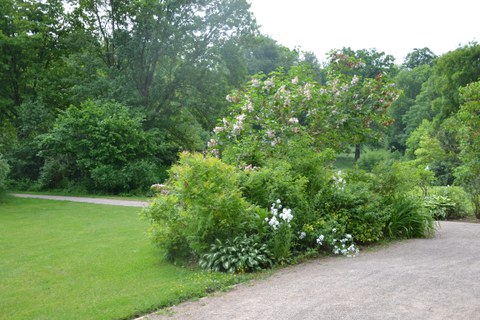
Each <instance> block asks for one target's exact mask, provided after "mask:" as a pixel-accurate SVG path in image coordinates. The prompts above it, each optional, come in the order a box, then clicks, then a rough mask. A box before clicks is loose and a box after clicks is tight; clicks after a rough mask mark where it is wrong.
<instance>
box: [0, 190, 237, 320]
mask: <svg viewBox="0 0 480 320" xmlns="http://www.w3.org/2000/svg"><path fill="white" fill-rule="evenodd" d="M138 212H139V209H138V208H129V207H114V206H105V205H92V204H83V203H70V202H63V201H49V200H39V199H7V201H6V202H5V203H1V204H0V246H1V248H2V250H1V251H0V310H2V312H1V314H0V319H9V320H12V319H122V318H130V317H132V316H134V315H139V314H142V313H145V312H148V311H151V310H154V309H157V308H159V307H162V306H166V305H170V304H173V303H176V302H179V301H181V300H183V299H186V298H190V297H195V296H201V295H204V294H205V293H206V292H210V291H211V290H214V289H218V288H222V287H224V286H228V285H229V284H233V283H236V282H237V281H239V280H240V279H245V278H244V277H241V276H235V275H229V274H214V273H205V272H196V271H193V270H190V269H188V268H181V267H177V266H175V265H172V264H169V263H167V262H163V260H162V258H161V257H160V255H159V254H158V250H157V249H156V248H155V247H154V246H152V245H151V243H150V242H149V240H148V239H147V238H146V237H145V235H144V231H145V229H146V226H147V223H146V222H145V221H142V220H141V219H140V218H139V215H138Z"/></svg>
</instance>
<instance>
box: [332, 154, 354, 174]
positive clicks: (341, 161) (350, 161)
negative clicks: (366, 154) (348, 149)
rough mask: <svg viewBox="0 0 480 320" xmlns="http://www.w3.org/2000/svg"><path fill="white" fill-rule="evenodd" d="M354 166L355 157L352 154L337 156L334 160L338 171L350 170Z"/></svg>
mask: <svg viewBox="0 0 480 320" xmlns="http://www.w3.org/2000/svg"><path fill="white" fill-rule="evenodd" d="M354 165H355V157H354V156H353V155H352V154H347V153H342V154H338V155H337V157H336V160H335V167H336V168H337V169H340V170H345V169H351V168H353V166H354Z"/></svg>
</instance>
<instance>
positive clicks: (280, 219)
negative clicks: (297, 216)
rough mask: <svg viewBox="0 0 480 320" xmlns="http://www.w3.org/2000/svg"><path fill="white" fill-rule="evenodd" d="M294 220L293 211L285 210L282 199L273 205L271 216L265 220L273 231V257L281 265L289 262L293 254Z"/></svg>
mask: <svg viewBox="0 0 480 320" xmlns="http://www.w3.org/2000/svg"><path fill="white" fill-rule="evenodd" d="M292 220H293V215H292V210H291V209H288V208H284V207H283V206H282V201H281V200H280V199H277V201H275V202H274V203H272V206H271V207H270V215H269V216H268V217H266V218H265V222H266V223H268V225H269V226H270V227H271V229H272V235H273V239H272V246H273V256H274V257H275V259H276V260H277V261H278V262H280V263H284V262H285V261H287V259H288V258H289V256H290V253H291V252H290V250H291V247H292V244H293V243H292V241H293V231H292V225H291V222H292Z"/></svg>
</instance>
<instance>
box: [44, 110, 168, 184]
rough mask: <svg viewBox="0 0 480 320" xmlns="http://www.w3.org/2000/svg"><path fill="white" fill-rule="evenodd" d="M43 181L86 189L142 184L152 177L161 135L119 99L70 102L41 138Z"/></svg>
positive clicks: (154, 178) (148, 181)
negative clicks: (145, 127)
mask: <svg viewBox="0 0 480 320" xmlns="http://www.w3.org/2000/svg"><path fill="white" fill-rule="evenodd" d="M40 140H41V142H40V148H41V152H40V154H41V156H42V157H43V158H44V159H45V165H44V166H43V168H42V171H41V180H40V182H41V184H42V185H43V186H44V187H49V188H55V187H56V188H59V187H65V186H66V184H69V183H75V184H78V185H82V186H84V187H85V188H86V189H87V190H90V191H102V192H114V193H118V192H124V191H129V190H136V189H146V188H147V187H148V186H150V185H151V184H152V183H154V182H156V176H157V175H158V173H157V172H158V171H159V170H158V167H157V164H156V163H155V162H157V161H155V157H154V156H155V153H156V150H159V148H161V147H159V146H158V145H155V143H158V142H160V143H161V141H159V137H157V136H155V135H154V134H152V133H147V132H145V131H144V130H143V129H142V119H141V118H139V117H135V116H132V114H131V113H130V112H129V111H128V109H127V108H126V107H125V106H123V105H121V104H117V103H112V102H108V103H96V102H92V101H89V102H86V103H84V104H82V105H81V107H79V108H78V107H75V106H72V107H70V108H69V109H67V110H66V111H65V112H63V113H62V114H61V115H60V116H59V117H58V118H57V120H56V121H55V125H54V127H53V129H52V130H51V131H50V132H49V133H48V134H45V135H43V136H41V138H40Z"/></svg>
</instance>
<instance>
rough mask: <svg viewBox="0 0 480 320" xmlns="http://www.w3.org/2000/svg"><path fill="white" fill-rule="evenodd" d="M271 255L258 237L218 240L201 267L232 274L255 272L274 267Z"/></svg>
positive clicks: (205, 256) (201, 261)
mask: <svg viewBox="0 0 480 320" xmlns="http://www.w3.org/2000/svg"><path fill="white" fill-rule="evenodd" d="M270 257H271V253H270V251H269V250H268V247H267V245H266V244H262V243H261V242H260V241H259V238H258V237H255V236H250V237H247V236H246V235H244V236H239V237H235V238H234V239H233V240H229V239H227V240H226V241H225V242H222V241H220V240H218V239H217V240H216V241H215V243H214V244H212V245H211V247H210V251H209V252H208V253H206V254H204V255H203V256H202V258H201V259H200V262H199V265H200V267H202V268H204V269H207V270H212V271H216V272H219V271H222V272H230V273H236V272H238V273H243V272H253V271H259V270H262V269H266V268H270V267H272V260H271V258H270Z"/></svg>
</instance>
